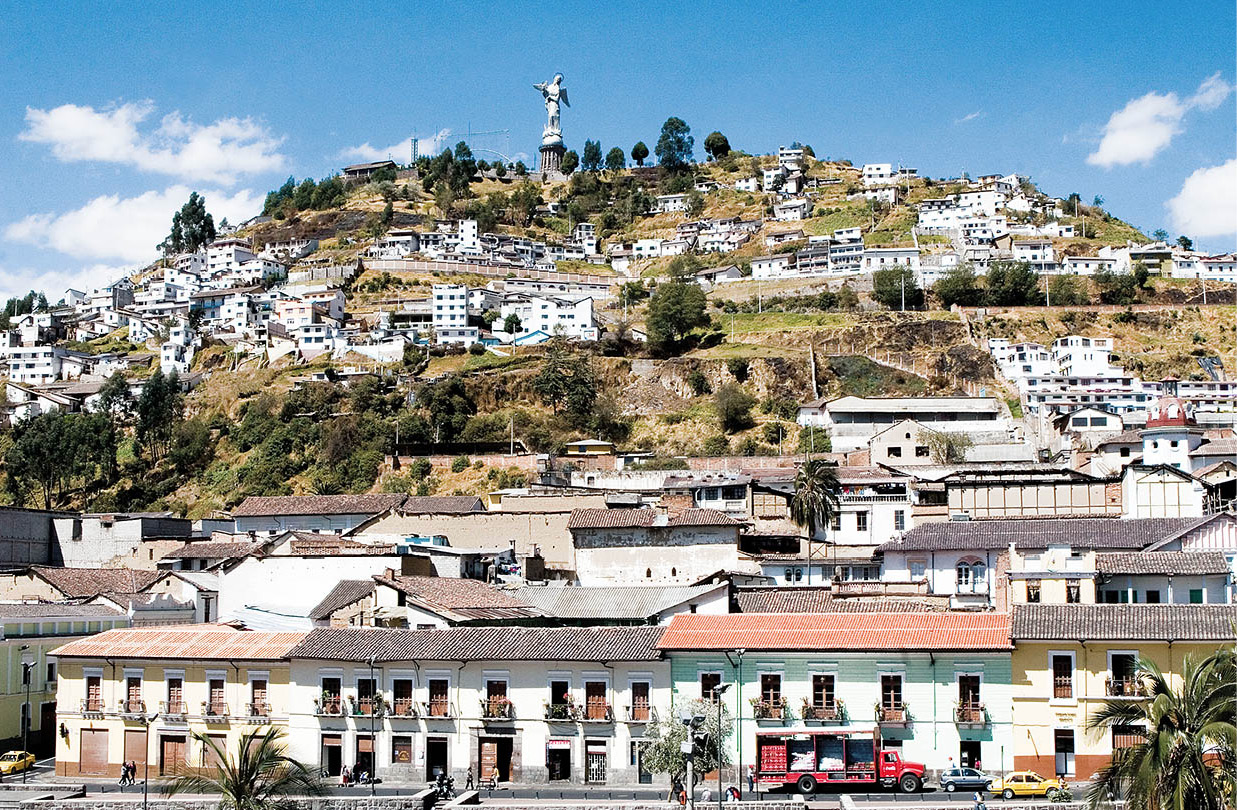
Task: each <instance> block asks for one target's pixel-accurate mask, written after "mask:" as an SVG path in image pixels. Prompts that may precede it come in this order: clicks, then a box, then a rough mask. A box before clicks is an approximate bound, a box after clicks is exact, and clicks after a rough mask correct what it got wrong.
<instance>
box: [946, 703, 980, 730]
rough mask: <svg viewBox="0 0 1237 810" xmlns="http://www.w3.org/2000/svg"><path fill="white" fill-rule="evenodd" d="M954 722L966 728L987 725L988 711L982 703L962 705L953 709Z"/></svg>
mask: <svg viewBox="0 0 1237 810" xmlns="http://www.w3.org/2000/svg"><path fill="white" fill-rule="evenodd" d="M954 722H955V723H957V724H958V725H960V726H964V727H966V728H980V727H983V726H986V725H988V709H987V707H986V706H984V704H982V703H964V704H962V705H961V706H955V707H954Z"/></svg>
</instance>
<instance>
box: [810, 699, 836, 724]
mask: <svg viewBox="0 0 1237 810" xmlns="http://www.w3.org/2000/svg"><path fill="white" fill-rule="evenodd" d="M845 714H846V706H845V704H843V703H842V701H840V700H836V701H833V702H832V703H820V704H813V703H809V702H808V701H806V700H804V701H803V719H804V721H805V722H808V723H841V722H843V720H844V719H845Z"/></svg>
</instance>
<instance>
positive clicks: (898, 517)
mask: <svg viewBox="0 0 1237 810" xmlns="http://www.w3.org/2000/svg"><path fill="white" fill-rule="evenodd" d="M893 530H894V531H895V532H904V531H906V510H904V509H895V510H893Z"/></svg>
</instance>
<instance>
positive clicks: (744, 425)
mask: <svg viewBox="0 0 1237 810" xmlns="http://www.w3.org/2000/svg"><path fill="white" fill-rule="evenodd" d="M755 405H756V398H755V397H753V396H752V395H751V394H749V393H747V391H745V390H743V386H741V385H739V384H738V383H726V384H725V385H723V386H722V387H721V388H719V389H717V393H716V394H714V395H713V407H714V408H715V409H716V410H717V421H718V424H719V425H721V428H722V430H723V431H724V432H726V433H737V432H739V431H740V430H746V429H748V428H750V427H751V426H752V425H753V424H755V423H754V422H753V421H752V408H753V407H754V406H755Z"/></svg>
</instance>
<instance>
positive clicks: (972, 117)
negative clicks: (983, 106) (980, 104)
mask: <svg viewBox="0 0 1237 810" xmlns="http://www.w3.org/2000/svg"><path fill="white" fill-rule="evenodd" d="M983 115H984V111H983V110H976V111H975V112H973V113H967V114H966V115H964V116H962V117H961V118H955V119H954V123H955V124H965V123H966V122H967V121H974V120H975V119H976V118H982V117H983Z"/></svg>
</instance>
